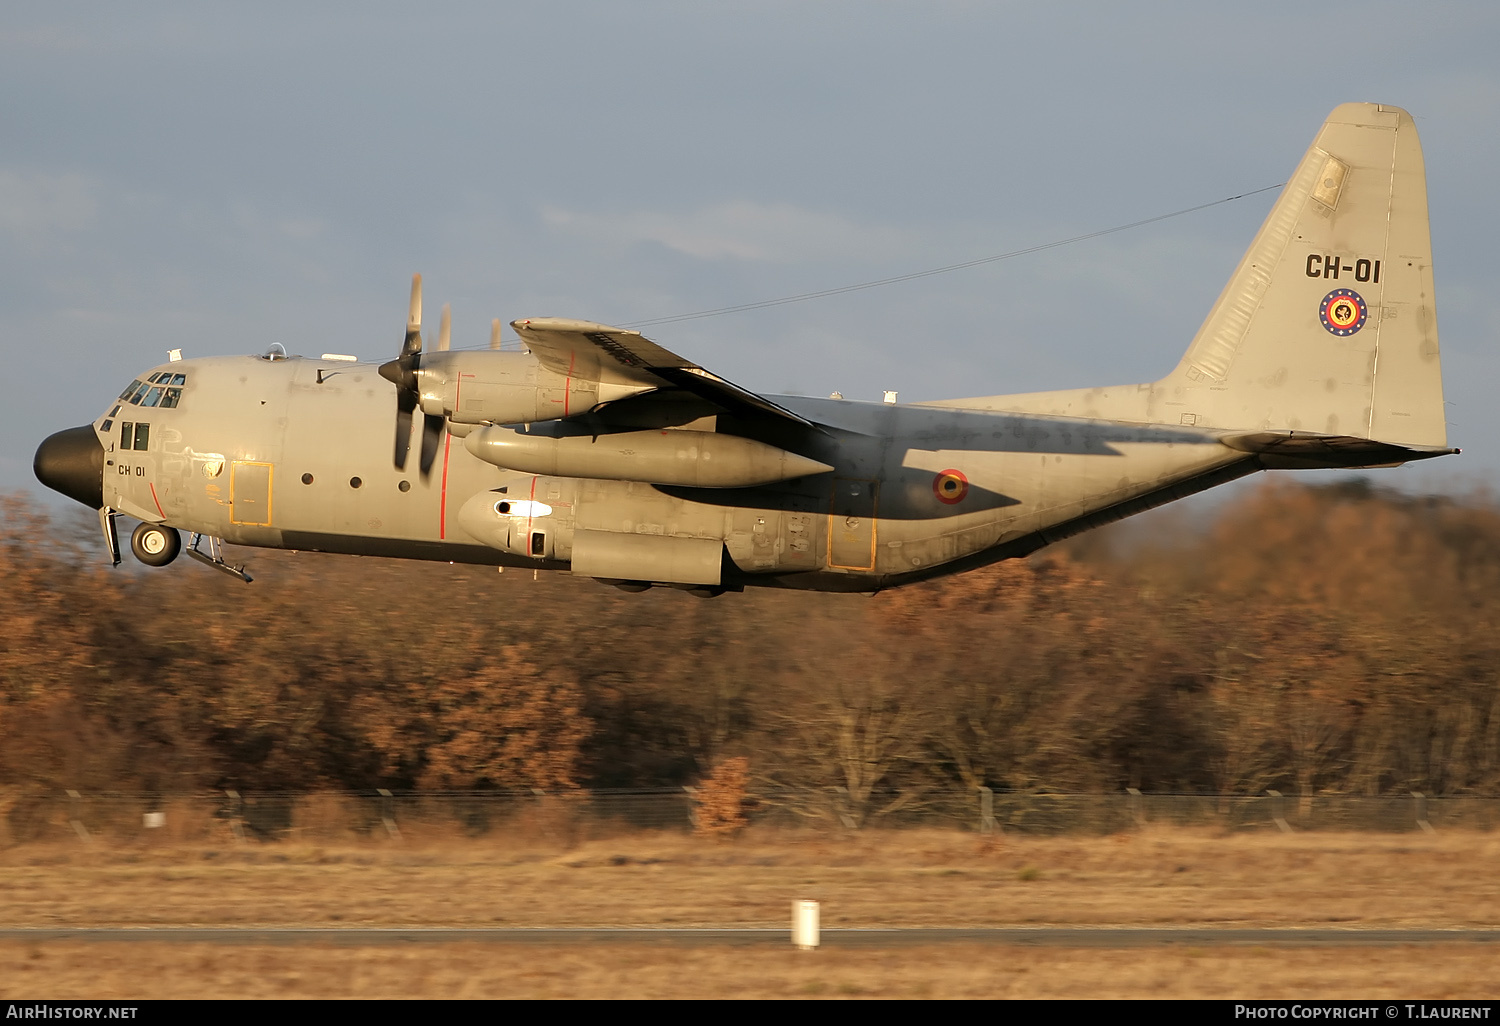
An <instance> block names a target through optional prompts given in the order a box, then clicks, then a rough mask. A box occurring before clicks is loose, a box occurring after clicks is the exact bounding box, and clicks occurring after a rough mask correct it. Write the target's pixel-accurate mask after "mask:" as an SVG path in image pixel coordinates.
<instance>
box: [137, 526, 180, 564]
mask: <svg viewBox="0 0 1500 1026" xmlns="http://www.w3.org/2000/svg"><path fill="white" fill-rule="evenodd" d="M130 551H131V553H133V554H134V555H135V558H136V559H139V560H140V561H141V562H142V563H145V564H146V565H147V566H166V565H167V564H168V563H170V562H172V560H174V559H176V558H177V554H178V553H179V552H181V551H182V535H180V534H178V533H177V529H176V528H174V527H163V526H162V525H161V524H141V525H140V526H139V527H137V528H136V529H135V533H133V534H132V535H131V536H130Z"/></svg>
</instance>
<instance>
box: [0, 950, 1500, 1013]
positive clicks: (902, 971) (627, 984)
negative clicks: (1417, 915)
mask: <svg viewBox="0 0 1500 1026" xmlns="http://www.w3.org/2000/svg"><path fill="white" fill-rule="evenodd" d="M1496 964H1497V952H1496V951H1495V949H1494V947H1493V946H1486V945H1467V944H1465V945H1458V944H1451V945H1447V944H1445V945H1440V946H1435V947H1428V948H1419V947H1391V948H1227V947H1226V948H1218V947H1213V948H1199V949H1193V948H1156V949H1153V948H1135V949H1129V950H1098V949H1089V950H1080V949H1067V948H1019V947H1002V946H992V945H984V944H951V945H946V944H945V945H930V946H922V947H905V946H903V947H900V948H891V949H886V950H877V949H867V948H865V949H861V948H855V949H850V948H846V949H842V950H839V949H834V948H826V947H825V948H822V949H820V950H818V951H815V952H799V951H795V950H792V949H791V948H790V946H788V947H787V948H785V949H782V948H766V947H761V946H756V947H734V946H728V945H723V946H709V947H701V948H699V947H681V946H677V945H671V944H663V945H655V944H639V943H636V944H587V945H552V944H537V945H512V944H472V943H465V944H431V945H425V944H424V945H421V946H413V947H395V946H381V947H369V948H344V947H335V946H322V945H320V946H300V945H299V946H286V947H280V946H260V945H255V946H250V945H239V944H235V945H209V944H164V943H143V944H128V945H127V944H111V943H93V942H80V941H52V942H46V943H42V944H26V943H0V998H26V999H36V998H38V997H48V998H56V999H76V998H98V999H110V998H113V999H126V1000H129V999H144V998H205V997H206V998H366V999H370V998H568V997H574V998H804V997H810V998H855V997H870V998H1217V999H1229V998H1233V999H1247V1000H1248V999H1273V998H1281V999H1312V998H1358V999H1369V1000H1390V1001H1397V1000H1407V1001H1411V1000H1418V999H1428V1000H1435V999H1444V998H1447V999H1468V1000H1477V999H1483V998H1490V999H1494V998H1497V997H1500V983H1497V982H1496V979H1497V976H1500V974H1497V973H1496V971H1495V968H1496Z"/></svg>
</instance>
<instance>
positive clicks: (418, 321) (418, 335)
mask: <svg viewBox="0 0 1500 1026" xmlns="http://www.w3.org/2000/svg"><path fill="white" fill-rule="evenodd" d="M421 351H422V276H421V275H420V274H414V275H412V276H411V308H410V310H409V311H408V312H407V315H406V341H405V343H403V344H402V346H401V355H402V356H404V357H405V356H415V355H416V354H417V353H420V352H421Z"/></svg>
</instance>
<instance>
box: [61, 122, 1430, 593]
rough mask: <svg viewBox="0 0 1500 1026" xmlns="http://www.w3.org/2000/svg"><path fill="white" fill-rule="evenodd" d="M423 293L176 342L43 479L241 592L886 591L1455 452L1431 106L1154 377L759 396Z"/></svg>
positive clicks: (667, 363)
mask: <svg viewBox="0 0 1500 1026" xmlns="http://www.w3.org/2000/svg"><path fill="white" fill-rule="evenodd" d="M420 285H421V279H420V277H418V278H416V279H414V281H413V287H412V300H411V312H410V316H409V318H408V324H407V330H406V340H405V344H404V345H403V346H402V348H401V351H400V355H399V356H398V357H397V358H396V359H394V360H391V361H390V362H388V363H384V364H381V365H378V366H377V365H374V364H371V363H361V362H359V361H357V360H355V359H354V358H353V357H345V356H337V355H325V356H323V357H321V358H319V359H312V358H304V357H300V356H288V355H286V353H285V352H283V351H280V350H279V349H278V348H276V347H273V349H272V351H271V352H268V353H266V354H264V355H261V356H220V357H205V358H201V359H186V360H184V359H177V358H176V357H177V356H178V355H179V354H177V353H173V354H172V356H173V357H174V359H173V360H171V361H169V362H168V363H166V364H164V365H161V366H157V367H153V368H151V369H150V370H148V371H146V372H145V373H143V374H142V375H141V376H140V377H139V378H137V379H136V380H134V381H132V382H131V383H130V384H129V385H127V386H126V387H125V390H124V391H123V392H121V393H120V397H119V399H117V400H115V401H114V402H112V403H110V404H109V405H108V406H107V407H106V408H105V410H104V412H103V414H102V415H101V416H100V417H99V419H98V420H96V421H95V422H94V423H93V424H90V425H88V426H85V427H77V428H72V429H69V430H66V431H61V432H58V433H57V434H55V435H53V436H51V437H50V438H48V439H47V440H46V441H44V442H43V443H42V444H41V447H40V448H38V449H37V453H36V461H35V470H36V475H37V477H38V478H39V479H40V480H41V481H42V482H43V483H44V484H46V485H48V486H49V487H51V488H54V489H56V490H57V491H59V492H62V493H63V494H64V495H68V496H70V497H72V498H74V499H76V500H78V501H79V502H82V503H84V504H85V505H87V506H89V507H90V508H93V509H97V510H98V511H99V517H100V523H101V525H102V527H103V530H104V536H105V540H106V544H107V545H108V547H109V552H110V556H111V558H112V559H113V560H114V562H115V563H118V562H119V543H118V540H117V534H116V529H115V519H116V517H117V516H118V515H120V514H124V515H126V516H129V517H131V518H134V519H136V520H139V521H141V523H140V526H139V527H137V528H136V529H135V533H134V535H133V536H132V538H131V549H132V551H133V552H134V553H135V555H136V557H137V558H138V559H140V560H141V561H142V562H143V563H146V564H149V565H152V566H165V565H166V564H168V563H170V562H172V560H173V559H174V558H175V557H176V556H177V555H178V553H179V552H180V551H182V549H183V544H182V541H181V534H180V533H179V532H184V531H185V532H189V533H190V534H191V536H192V537H191V540H190V542H189V545H188V546H187V551H188V553H189V555H192V556H195V557H197V558H198V559H200V560H202V561H205V562H208V563H210V564H211V565H213V566H215V567H217V568H219V569H221V570H224V571H226V572H228V573H231V574H234V575H236V576H240V577H243V578H245V579H248V576H247V575H245V574H244V572H243V568H242V567H234V566H230V565H229V564H227V563H226V562H225V561H224V559H223V555H222V553H221V550H220V547H219V543H220V541H225V542H232V543H234V544H237V545H252V546H265V547H270V548H282V549H298V550H301V549H311V550H315V551H322V552H342V553H356V554H360V555H370V556H395V557H403V558H409V559H430V560H447V561H452V562H465V563H481V564H490V565H498V566H501V567H535V568H539V569H544V570H571V571H572V572H573V573H575V574H582V575H586V576H589V577H594V578H597V579H599V580H602V581H605V582H607V583H610V584H615V585H618V586H620V587H622V588H625V589H627V590H641V589H645V588H648V587H651V586H652V585H658V584H660V585H668V586H672V587H677V588H682V589H685V590H688V591H692V592H695V593H697V594H702V595H716V594H720V593H722V592H724V591H740V590H743V589H744V588H745V587H746V586H747V585H761V586H767V587H778V588H803V589H812V590H823V591H861V592H868V591H876V590H879V589H882V588H889V587H893V586H896V585H900V584H906V583H908V582H912V581H920V580H924V579H926V578H931V577H937V576H939V575H942V574H949V573H955V572H958V571H963V570H969V569H972V568H974V567H979V566H983V565H986V564H989V563H994V562H996V561H998V560H1002V559H1009V558H1012V557H1016V556H1024V555H1026V554H1027V553H1030V552H1033V551H1035V550H1037V549H1039V548H1041V547H1042V546H1044V545H1047V544H1048V543H1050V542H1054V541H1057V540H1058V539H1060V538H1065V537H1067V536H1069V535H1072V534H1076V533H1078V532H1080V531H1083V530H1086V529H1088V528H1090V527H1094V526H1097V525H1099V524H1104V523H1107V522H1110V521H1113V520H1118V519H1120V518H1122V517H1126V516H1129V515H1131V514H1133V513H1138V512H1141V511H1142V510H1146V509H1150V508H1151V507H1153V506H1158V505H1160V504H1162V503H1165V502H1170V501H1171V500H1173V499H1179V498H1182V497H1183V496H1186V495H1190V494H1192V493H1194V492H1199V491H1202V490H1203V489H1206V488H1210V487H1212V486H1214V485H1217V484H1222V483H1224V482H1226V481H1232V480H1234V479H1236V478H1239V477H1243V476H1245V475H1247V474H1251V473H1254V472H1256V471H1258V470H1265V469H1273V468H1319V467H1374V466H1391V465H1396V464H1400V463H1403V462H1406V461H1408V460H1418V459H1426V458H1428V457H1432V456H1439V455H1444V454H1447V453H1453V452H1457V451H1458V450H1456V449H1450V448H1448V445H1447V437H1446V427H1445V422H1444V410H1443V387H1442V377H1441V372H1440V368H1439V360H1438V331H1437V318H1436V310H1435V306H1434V295H1433V276H1432V260H1431V243H1430V239H1429V233H1428V223H1427V187H1426V180H1425V174H1424V171H1423V162H1422V151H1421V147H1420V145H1419V143H1418V141H1417V133H1416V129H1415V126H1414V125H1413V123H1412V119H1411V117H1410V115H1408V114H1407V113H1406V112H1405V111H1403V110H1401V109H1399V108H1396V107H1390V106H1385V105H1379V104H1368V103H1354V104H1345V105H1343V106H1341V107H1339V108H1338V109H1336V110H1335V111H1334V112H1333V113H1332V115H1331V116H1330V117H1329V118H1328V121H1327V122H1326V123H1325V124H1324V125H1323V128H1322V130H1321V131H1320V132H1319V133H1318V135H1317V138H1316V139H1315V140H1314V142H1313V145H1312V147H1311V148H1310V149H1309V150H1308V151H1307V154H1306V156H1304V157H1303V158H1302V162H1301V163H1300V164H1299V165H1298V166H1297V169H1296V172H1295V173H1294V174H1293V175H1292V177H1291V180H1290V181H1289V182H1288V183H1287V184H1286V186H1285V187H1284V188H1283V190H1282V192H1281V195H1280V197H1279V198H1278V199H1277V201H1276V204H1275V206H1274V208H1273V209H1272V210H1271V213H1270V215H1269V216H1268V217H1267V218H1266V221H1265V224H1264V225H1262V227H1261V229H1260V232H1259V233H1258V234H1257V235H1256V236H1255V240H1254V242H1252V243H1251V245H1250V249H1249V250H1248V251H1247V252H1246V254H1245V256H1244V258H1243V259H1242V260H1241V261H1240V264H1239V267H1238V269H1236V271H1235V272H1234V276H1233V277H1232V278H1230V280H1229V283H1228V284H1227V285H1226V286H1225V288H1224V291H1223V293H1222V294H1221V295H1220V296H1219V299H1218V301H1217V302H1216V303H1215V304H1214V306H1213V308H1212V310H1210V311H1209V314H1208V318H1207V320H1205V321H1204V323H1203V326H1202V327H1201V328H1200V329H1199V331H1198V334H1197V336H1196V337H1195V338H1194V339H1193V341H1192V344H1191V345H1190V346H1189V347H1188V350H1187V353H1186V355H1184V356H1183V358H1182V361H1181V362H1180V363H1179V364H1178V365H1177V368H1176V369H1175V370H1173V371H1172V372H1171V373H1170V374H1168V375H1167V376H1166V377H1165V378H1162V379H1161V380H1160V381H1156V382H1153V383H1150V384H1141V385H1126V386H1121V387H1105V388H1086V389H1077V390H1071V391H1062V392H1041V393H1031V394H1024V395H1002V396H982V397H979V398H971V399H947V400H942V401H938V402H921V403H912V404H906V403H902V404H898V403H896V402H894V399H895V396H894V394H891V395H888V396H887V399H888V400H890V401H888V402H884V403H876V402H870V403H866V402H854V401H850V400H845V399H842V398H840V397H838V396H837V395H835V396H833V397H831V398H829V399H810V398H804V397H794V396H763V395H758V394H756V393H754V392H750V391H747V390H746V389H743V388H740V387H739V386H737V385H734V384H731V383H730V382H728V381H726V380H724V379H723V378H721V377H719V376H717V375H715V374H713V373H711V372H709V371H707V370H705V369H704V368H702V367H700V366H698V365H697V364H695V363H693V362H692V361H691V360H687V359H684V358H683V357H680V356H677V355H676V354H674V353H671V352H668V351H667V350H666V349H663V348H662V347H661V346H658V345H656V344H655V343H653V342H651V341H649V340H648V339H646V338H644V337H642V336H641V335H640V334H639V333H637V332H634V331H624V330H621V329H618V328H612V327H608V326H606V325H603V324H594V323H590V322H587V321H577V320H562V319H557V318H537V319H531V320H519V321H514V322H512V326H513V327H514V328H515V330H516V332H517V334H518V335H519V336H520V338H521V340H522V341H523V343H524V345H525V346H526V347H527V348H528V349H529V351H526V352H521V351H502V350H498V349H496V348H493V347H492V349H491V350H487V351H486V350H480V351H472V352H467V351H455V350H451V349H449V347H448V331H447V324H446V318H445V319H444V325H443V328H442V329H441V331H440V337H439V339H438V344H437V346H436V349H435V351H424V350H423V346H422V334H421V292H420ZM418 409H420V411H421V417H420V420H419V419H418V418H417V416H416V414H417V411H418ZM393 430H394V432H395V452H394V460H393V459H392V451H391V442H390V439H391V432H392V431H393ZM414 445H415V447H416V449H417V452H416V454H415V460H413V458H412V456H413V454H412V453H411V449H412V448H413V446H414ZM413 463H414V464H415V465H413ZM413 471H414V472H413Z"/></svg>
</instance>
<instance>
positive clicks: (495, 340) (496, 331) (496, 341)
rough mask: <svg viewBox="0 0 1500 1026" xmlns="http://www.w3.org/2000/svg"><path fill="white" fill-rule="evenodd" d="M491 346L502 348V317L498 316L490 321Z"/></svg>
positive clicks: (492, 347)
mask: <svg viewBox="0 0 1500 1026" xmlns="http://www.w3.org/2000/svg"><path fill="white" fill-rule="evenodd" d="M490 348H491V349H499V348H500V318H498V317H496V318H495V319H494V320H493V321H490Z"/></svg>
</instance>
